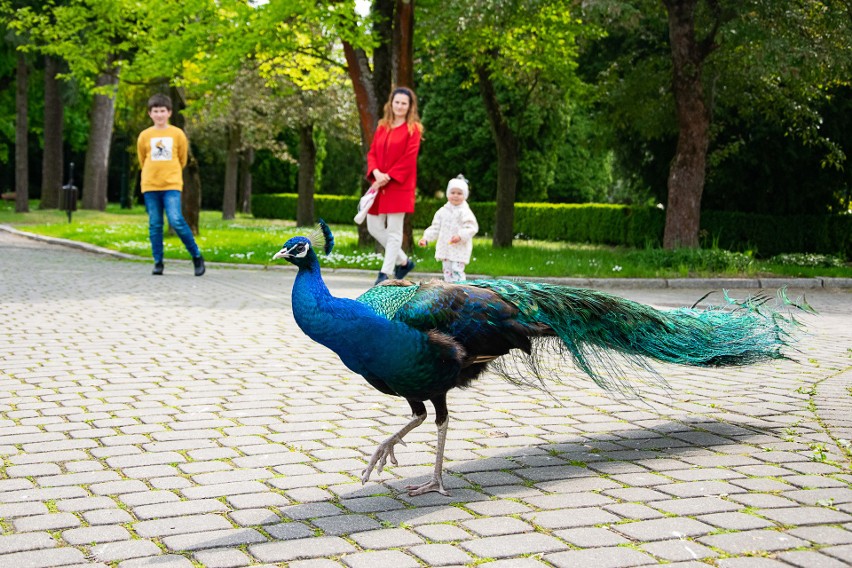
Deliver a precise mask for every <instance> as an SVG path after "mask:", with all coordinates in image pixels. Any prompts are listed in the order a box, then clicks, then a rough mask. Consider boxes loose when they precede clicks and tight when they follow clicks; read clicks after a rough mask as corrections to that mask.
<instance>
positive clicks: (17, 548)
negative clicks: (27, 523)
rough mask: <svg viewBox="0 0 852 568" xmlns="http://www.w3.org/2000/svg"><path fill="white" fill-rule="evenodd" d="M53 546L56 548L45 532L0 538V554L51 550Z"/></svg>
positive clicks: (51, 538) (54, 542)
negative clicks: (43, 549)
mask: <svg viewBox="0 0 852 568" xmlns="http://www.w3.org/2000/svg"><path fill="white" fill-rule="evenodd" d="M54 546H56V541H55V540H53V537H51V536H50V535H49V534H47V533H46V532H35V533H26V534H10V535H5V536H0V554H11V553H14V552H24V551H26V550H38V549H42V548H52V547H54Z"/></svg>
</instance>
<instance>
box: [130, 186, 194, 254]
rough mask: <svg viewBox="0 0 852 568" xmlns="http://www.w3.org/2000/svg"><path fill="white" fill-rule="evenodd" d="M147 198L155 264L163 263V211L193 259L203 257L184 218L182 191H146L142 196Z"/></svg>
mask: <svg viewBox="0 0 852 568" xmlns="http://www.w3.org/2000/svg"><path fill="white" fill-rule="evenodd" d="M142 196H143V197H144V198H145V209H146V210H147V211H148V237H149V238H150V239H151V254H152V256H153V257H154V262H155V263H161V262H163V211H165V213H166V217H168V219H169V226H170V227H171V228H172V229H174V230H175V233H177V236H179V237H180V240H181V241H183V246H185V247H186V250H187V251H189V254H190V256H192V258H198V257H199V256H201V251H199V250H198V245H197V244H195V238H194V237H193V236H192V229H190V228H189V225H188V224H187V222H186V221H185V220H184V218H183V213H181V209H180V191H178V190H176V189H168V190H166V191H146V192H145V193H143V194H142Z"/></svg>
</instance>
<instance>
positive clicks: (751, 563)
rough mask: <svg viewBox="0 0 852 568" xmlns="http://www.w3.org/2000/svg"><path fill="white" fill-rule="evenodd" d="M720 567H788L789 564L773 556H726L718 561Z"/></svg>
mask: <svg viewBox="0 0 852 568" xmlns="http://www.w3.org/2000/svg"><path fill="white" fill-rule="evenodd" d="M717 566H719V568H787V565H786V564H784V563H783V562H779V561H778V560H772V559H771V558H725V559H722V560H719V561H718V563H717Z"/></svg>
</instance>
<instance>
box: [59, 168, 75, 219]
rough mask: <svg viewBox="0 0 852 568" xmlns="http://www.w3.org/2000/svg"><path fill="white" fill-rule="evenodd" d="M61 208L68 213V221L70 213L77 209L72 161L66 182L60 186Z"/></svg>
mask: <svg viewBox="0 0 852 568" xmlns="http://www.w3.org/2000/svg"><path fill="white" fill-rule="evenodd" d="M62 209H63V210H64V211H65V212H66V213H67V214H68V222H69V223H70V222H71V213H73V212H74V211H76V210H77V186H76V185H74V162H71V168H70V171H69V173H68V183H66V184H65V185H63V186H62Z"/></svg>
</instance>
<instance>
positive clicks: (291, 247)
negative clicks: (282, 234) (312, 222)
mask: <svg viewBox="0 0 852 568" xmlns="http://www.w3.org/2000/svg"><path fill="white" fill-rule="evenodd" d="M333 248H334V235H333V234H332V233H331V229H329V228H328V225H326V224H325V221H323V220H322V219H320V220H319V224H318V225H317V228H316V229H314V230H313V232H311V234H310V235H308V236H307V237H293V238H292V239H290V240H289V241H287V242H286V243H284V246H283V247H281V250H279V251H278V252H277V253H275V255H274V256H273V257H272V259H273V260H278V259H279V258H283V259H284V260H286V261H288V262H292V263H293V264H295V265H296V266H299V267H302V266H309V265H310V264H311V263H312V262H316V261H317V253H316V252H315V251H316V250H321V251H322V252H323V254H326V255H328V254H329V253H330V252H331V249H333Z"/></svg>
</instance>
